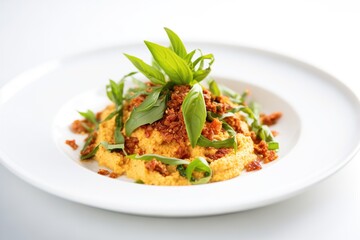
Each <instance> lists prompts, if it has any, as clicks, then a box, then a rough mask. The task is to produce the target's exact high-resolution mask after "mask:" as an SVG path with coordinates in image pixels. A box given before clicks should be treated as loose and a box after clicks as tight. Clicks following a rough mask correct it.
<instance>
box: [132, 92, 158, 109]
mask: <svg viewBox="0 0 360 240" xmlns="http://www.w3.org/2000/svg"><path fill="white" fill-rule="evenodd" d="M161 91H162V87H158V88H153V91H152V92H151V93H150V94H149V95H148V96H147V97H146V98H145V100H144V101H143V102H142V103H141V104H140V105H139V106H138V107H137V111H146V110H148V109H149V108H151V107H152V106H154V104H155V103H156V101H157V100H158V98H159V95H160V93H161Z"/></svg>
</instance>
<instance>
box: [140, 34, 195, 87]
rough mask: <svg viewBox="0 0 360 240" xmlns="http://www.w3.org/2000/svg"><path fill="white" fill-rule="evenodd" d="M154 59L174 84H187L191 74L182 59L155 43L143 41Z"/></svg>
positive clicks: (190, 79)
mask: <svg viewBox="0 0 360 240" xmlns="http://www.w3.org/2000/svg"><path fill="white" fill-rule="evenodd" d="M145 44H146V46H147V47H148V49H149V50H150V52H151V54H152V56H153V58H154V59H155V61H156V62H157V63H158V64H159V65H160V67H161V68H162V69H163V70H164V72H165V73H166V74H167V75H168V76H169V77H170V80H171V81H174V82H175V83H176V84H189V83H190V82H191V81H192V79H193V74H192V71H191V69H190V68H189V66H188V65H187V63H186V62H185V60H184V59H182V58H181V57H179V56H178V55H177V54H176V53H175V52H173V51H172V50H170V49H168V48H166V47H163V46H160V45H158V44H156V43H152V42H148V41H145Z"/></svg>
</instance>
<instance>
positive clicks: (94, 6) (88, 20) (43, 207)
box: [0, 0, 360, 240]
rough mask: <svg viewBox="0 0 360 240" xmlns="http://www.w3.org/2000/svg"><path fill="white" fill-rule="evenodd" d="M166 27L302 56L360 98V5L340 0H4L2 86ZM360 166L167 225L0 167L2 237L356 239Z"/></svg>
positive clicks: (190, 36) (156, 36) (160, 34)
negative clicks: (277, 195)
mask: <svg viewBox="0 0 360 240" xmlns="http://www.w3.org/2000/svg"><path fill="white" fill-rule="evenodd" d="M164 26H167V27H169V28H171V29H173V30H175V31H176V32H177V33H178V34H179V35H180V36H181V38H182V39H183V40H185V41H191V40H201V41H212V42H221V43H232V44H241V45H246V46H251V47H258V48H262V49H266V50H271V51H276V52H279V53H282V54H286V55H289V56H291V57H295V58H298V59H300V60H303V61H306V62H308V63H310V64H313V65H315V66H317V67H320V68H321V69H323V70H325V71H327V72H329V73H330V74H332V75H334V76H336V77H337V78H339V79H340V80H341V81H343V82H344V83H345V84H347V85H348V86H349V87H350V88H351V89H352V90H353V91H354V92H355V93H357V95H358V96H360V66H359V63H360V60H359V56H360V31H359V30H360V4H357V3H356V1H344V0H343V1H320V0H313V1H280V0H276V1H249V0H248V1H226V0H222V1H211V0H206V1H195V0H192V1H188V0H182V1H140V0H136V1H120V0H118V1H85V0H81V1H68V0H66V1H4V0H0V87H1V86H3V85H4V84H6V83H7V82H8V81H10V80H11V79H12V78H13V77H15V76H16V75H18V74H20V73H21V72H23V71H25V70H27V69H30V68H32V67H34V66H36V65H37V64H40V63H42V62H44V61H47V60H52V59H58V58H61V57H63V56H67V55H69V54H74V53H79V52H84V51H86V50H90V49H94V48H99V47H105V46H113V45H119V44H123V43H130V42H136V43H140V42H141V41H142V40H144V39H147V40H151V41H157V40H165V37H166V35H165V33H164V31H163V29H162V27H164ZM120 68H121V66H119V69H120ZM341 127H342V126H340V125H339V126H333V127H332V128H331V129H330V130H334V131H341ZM0 134H1V133H0ZM316 137H319V139H321V136H316ZM323 141H326V140H323ZM15 144H16V143H15ZM359 169H360V155H359V154H357V156H356V157H355V158H354V159H353V160H352V161H351V162H350V163H349V164H348V165H347V166H346V167H345V168H343V169H342V170H341V171H339V172H338V173H336V174H335V175H333V176H331V177H330V178H328V179H327V180H325V181H323V182H321V183H319V184H317V185H316V186H314V187H312V188H311V189H309V190H308V191H306V192H305V193H303V194H301V195H298V196H296V197H294V198H292V199H290V200H287V201H284V202H281V203H278V204H274V205H271V206H268V207H264V208H260V209H256V210H251V211H246V212H241V213H234V214H229V215H223V216H215V217H206V218H185V219H184V218H183V219H170V218H149V217H140V216H130V215H125V214H120V213H114V212H109V211H104V210H100V209H95V208H91V207H87V206H83V205H80V204H76V203H72V202H69V201H66V200H63V199H60V198H57V197H54V196H52V195H49V194H48V193H45V192H43V191H41V190H38V189H36V188H34V187H33V186H31V185H29V184H27V183H26V182H24V181H23V180H20V179H19V178H18V177H16V176H15V175H13V174H12V173H11V172H9V171H8V170H7V169H5V168H4V167H3V166H0V239H4V240H5V239H86V240H91V239H143V238H149V239H155V238H157V239H194V238H197V239H208V240H209V239H219V238H221V239H241V238H245V239H360V227H359V226H360V174H359Z"/></svg>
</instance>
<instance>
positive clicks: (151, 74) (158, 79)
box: [124, 54, 165, 85]
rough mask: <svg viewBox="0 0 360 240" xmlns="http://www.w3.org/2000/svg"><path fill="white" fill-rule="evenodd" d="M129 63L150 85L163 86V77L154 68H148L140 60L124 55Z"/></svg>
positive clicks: (148, 66)
mask: <svg viewBox="0 0 360 240" xmlns="http://www.w3.org/2000/svg"><path fill="white" fill-rule="evenodd" d="M124 55H125V56H126V57H127V58H128V59H129V60H130V61H131V62H132V64H133V65H134V66H135V67H136V68H137V69H138V70H139V71H140V72H141V73H142V74H144V75H145V77H147V78H148V79H149V80H150V81H151V82H152V83H154V84H160V85H164V84H165V77H164V75H163V74H162V73H161V72H160V71H159V70H157V69H156V68H154V67H152V66H150V65H149V64H147V63H145V62H144V61H143V60H141V59H140V58H137V57H134V56H131V55H128V54H124Z"/></svg>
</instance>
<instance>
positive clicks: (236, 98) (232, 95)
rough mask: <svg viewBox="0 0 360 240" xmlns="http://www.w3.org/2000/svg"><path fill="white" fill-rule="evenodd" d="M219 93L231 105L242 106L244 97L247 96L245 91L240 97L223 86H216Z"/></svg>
mask: <svg viewBox="0 0 360 240" xmlns="http://www.w3.org/2000/svg"><path fill="white" fill-rule="evenodd" d="M218 86H219V89H220V91H221V93H222V94H223V95H224V96H226V97H228V98H229V99H230V100H231V101H232V102H233V103H236V104H243V103H244V100H245V97H246V96H247V93H248V92H247V91H245V92H244V93H243V94H242V95H240V94H238V93H237V92H234V91H233V90H232V89H230V88H228V87H225V86H223V85H220V84H219V85H218Z"/></svg>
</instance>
